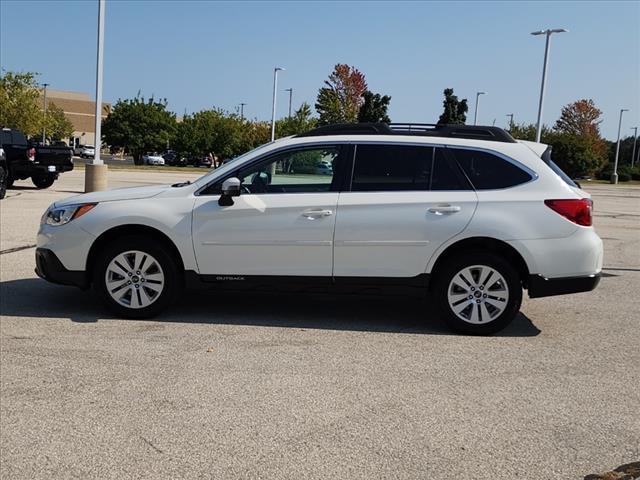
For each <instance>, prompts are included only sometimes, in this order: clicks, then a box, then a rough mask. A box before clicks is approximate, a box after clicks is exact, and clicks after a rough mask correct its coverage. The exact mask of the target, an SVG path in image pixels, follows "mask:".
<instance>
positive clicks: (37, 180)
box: [31, 175, 56, 189]
mask: <svg viewBox="0 0 640 480" xmlns="http://www.w3.org/2000/svg"><path fill="white" fill-rule="evenodd" d="M31 181H32V182H33V184H34V185H35V186H36V188H38V189H43V188H49V187H50V186H51V185H53V182H55V181H56V176H55V175H34V176H33V177H31Z"/></svg>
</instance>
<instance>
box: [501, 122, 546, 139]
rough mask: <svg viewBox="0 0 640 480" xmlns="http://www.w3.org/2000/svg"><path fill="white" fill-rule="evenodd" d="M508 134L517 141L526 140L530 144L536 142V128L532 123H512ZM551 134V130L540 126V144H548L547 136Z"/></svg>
mask: <svg viewBox="0 0 640 480" xmlns="http://www.w3.org/2000/svg"><path fill="white" fill-rule="evenodd" d="M508 132H509V133H510V134H511V136H512V137H513V138H515V139H518V140H528V141H530V142H535V141H536V126H535V125H534V124H532V123H529V124H526V123H514V124H513V125H511V128H509V130H508ZM550 133H552V130H551V129H550V128H549V127H547V126H546V125H543V126H542V133H541V135H540V140H541V141H542V143H549V142H548V140H549V138H548V137H549V134H550Z"/></svg>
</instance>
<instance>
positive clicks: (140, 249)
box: [36, 123, 603, 334]
mask: <svg viewBox="0 0 640 480" xmlns="http://www.w3.org/2000/svg"><path fill="white" fill-rule="evenodd" d="M550 155H551V151H550V148H549V147H548V146H547V145H544V144H541V143H534V142H524V141H516V140H514V139H513V138H512V137H511V136H510V135H509V134H508V133H507V132H506V131H504V130H502V129H500V128H497V127H480V126H477V127H476V126H464V125H438V126H432V127H428V126H424V125H417V126H409V128H408V127H407V125H406V124H405V125H397V126H395V125H393V124H391V125H387V124H384V123H377V124H359V125H330V126H326V127H320V128H317V129H315V130H311V131H309V132H306V133H304V134H300V135H297V136H294V137H288V138H283V139H280V140H277V141H275V142H271V143H269V144H266V145H263V146H262V147H259V148H257V149H255V150H253V151H251V152H249V153H247V154H245V155H243V156H241V157H239V158H237V159H235V160H234V161H232V162H229V163H228V164H226V165H224V166H223V167H221V168H218V169H216V170H212V171H211V172H210V173H208V174H206V175H203V176H202V177H201V178H199V179H198V180H196V181H195V182H193V183H191V182H188V181H187V182H181V183H176V184H173V185H171V186H160V185H153V186H147V187H138V188H128V189H118V190H112V191H107V192H94V193H90V194H85V195H78V196H74V197H71V198H68V199H66V200H57V201H56V202H55V203H54V204H52V205H51V206H50V207H49V208H48V210H47V211H46V212H45V213H44V215H43V216H42V223H41V226H40V231H39V233H38V240H37V249H36V264H37V269H36V272H37V273H38V275H39V276H41V277H42V278H45V279H47V280H49V281H52V282H57V283H62V284H70V285H77V286H80V287H83V288H87V287H89V286H93V288H94V289H95V291H96V292H97V293H98V295H99V296H100V297H101V298H102V299H103V300H104V302H105V303H106V305H108V306H109V307H110V308H111V309H112V310H114V311H115V312H116V314H117V315H119V316H125V317H132V318H146V317H150V316H153V315H156V314H158V313H159V312H161V311H162V310H164V309H165V308H166V307H168V306H169V305H170V304H171V303H172V302H173V301H174V300H175V299H176V298H178V297H179V295H180V291H181V289H182V288H183V286H185V285H186V286H189V287H193V288H207V287H214V288H215V289H216V290H224V289H242V290H244V291H245V292H248V293H247V295H249V294H250V292H251V291H254V290H255V291H258V290H263V289H264V290H267V289H278V288H281V289H282V288H287V287H290V288H294V289H295V291H296V292H297V291H299V290H300V289H302V288H304V287H307V288H308V289H309V290H311V291H318V289H322V290H324V291H334V290H338V291H345V290H346V291H355V292H377V293H382V292H383V291H384V290H385V289H388V291H391V292H394V293H396V294H397V293H400V292H403V293H404V294H406V295H420V296H425V297H427V298H430V299H431V300H432V301H433V302H434V303H435V304H436V305H437V307H438V309H439V311H440V313H441V316H442V318H443V319H444V320H446V321H447V322H448V324H449V325H450V326H451V327H452V328H454V329H455V330H457V331H461V332H465V333H471V334H490V333H493V332H496V331H498V330H501V329H502V328H504V327H505V326H506V325H508V324H509V323H510V322H511V321H512V320H513V319H514V318H515V317H516V314H517V313H518V311H519V309H520V305H521V302H522V297H523V288H524V289H527V290H528V292H529V297H530V298H537V297H545V296H550V295H564V294H569V293H576V292H587V291H590V290H592V289H594V288H595V287H596V286H597V285H598V282H599V280H600V272H601V270H602V262H603V246H602V240H601V239H600V238H599V237H598V235H597V234H596V232H595V230H594V228H593V226H592V207H593V202H592V200H591V198H590V195H589V194H588V193H587V192H585V191H583V190H582V189H580V188H579V187H578V186H577V185H576V184H575V183H574V182H573V181H572V180H571V179H570V178H569V177H567V176H566V175H565V174H564V173H563V172H562V170H560V169H559V168H558V166H557V165H556V164H555V163H554V162H553V161H552V160H551V157H550ZM328 158H331V160H332V161H331V163H332V165H333V174H332V175H324V174H316V175H315V176H314V175H313V173H309V174H307V175H304V176H303V175H295V174H293V175H292V174H291V173H289V172H284V171H282V170H279V169H278V168H277V166H278V165H290V166H292V167H293V168H292V170H294V171H295V170H296V168H295V167H296V165H298V164H303V165H311V164H312V163H311V162H314V163H313V164H314V165H317V164H318V162H319V161H321V160H323V159H328ZM61 301H65V300H61ZM241 303H242V302H241ZM245 303H246V301H245ZM237 308H239V309H241V308H242V305H240V304H239V305H238V306H237Z"/></svg>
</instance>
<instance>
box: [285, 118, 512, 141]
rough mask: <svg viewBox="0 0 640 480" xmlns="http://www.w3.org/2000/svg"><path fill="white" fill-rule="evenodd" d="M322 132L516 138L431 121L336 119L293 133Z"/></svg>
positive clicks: (498, 131) (316, 134) (491, 130)
mask: <svg viewBox="0 0 640 480" xmlns="http://www.w3.org/2000/svg"><path fill="white" fill-rule="evenodd" d="M325 135H417V136H426V137H445V138H467V139H474V140H488V141H493V142H505V143H515V142H516V141H515V140H514V139H513V137H512V136H511V135H509V133H508V132H507V131H505V130H503V129H502V128H499V127H485V126H476V125H450V124H433V123H389V124H387V123H382V122H380V123H337V124H333V125H325V126H323V127H318V128H315V129H313V130H310V131H308V132H305V133H301V134H299V135H296V137H320V136H325Z"/></svg>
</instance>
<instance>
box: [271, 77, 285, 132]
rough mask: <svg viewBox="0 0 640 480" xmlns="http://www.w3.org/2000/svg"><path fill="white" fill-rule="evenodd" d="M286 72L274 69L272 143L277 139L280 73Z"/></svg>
mask: <svg viewBox="0 0 640 480" xmlns="http://www.w3.org/2000/svg"><path fill="white" fill-rule="evenodd" d="M279 71H284V68H282V67H276V68H274V69H273V105H272V107H271V141H272V142H273V141H274V140H275V139H276V95H277V93H278V72H279Z"/></svg>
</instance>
